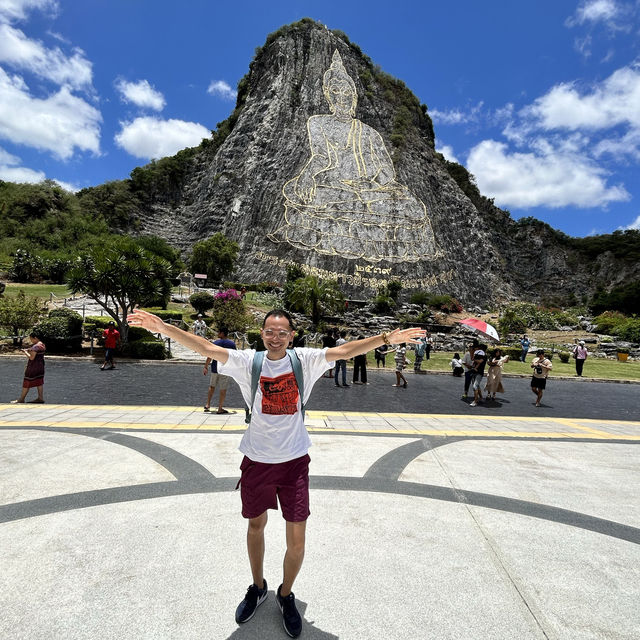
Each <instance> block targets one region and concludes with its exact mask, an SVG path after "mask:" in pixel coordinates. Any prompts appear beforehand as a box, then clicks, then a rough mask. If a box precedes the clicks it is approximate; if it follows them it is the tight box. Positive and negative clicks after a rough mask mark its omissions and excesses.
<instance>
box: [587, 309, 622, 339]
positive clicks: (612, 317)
mask: <svg viewBox="0 0 640 640" xmlns="http://www.w3.org/2000/svg"><path fill="white" fill-rule="evenodd" d="M625 320H626V317H625V316H624V314H622V313H620V312H619V311H605V312H604V313H601V314H600V315H599V316H597V317H595V318H594V322H595V323H596V325H597V326H598V333H608V334H612V335H618V330H619V328H620V326H621V325H622V324H624V322H625Z"/></svg>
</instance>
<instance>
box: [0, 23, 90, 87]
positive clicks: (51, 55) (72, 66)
mask: <svg viewBox="0 0 640 640" xmlns="http://www.w3.org/2000/svg"><path fill="white" fill-rule="evenodd" d="M0 62H4V63H5V64H8V65H11V66H12V67H14V68H16V69H21V70H24V71H28V72H30V73H33V74H35V75H37V76H39V77H41V78H45V79H47V80H51V81H53V82H55V83H56V84H59V85H69V86H71V87H74V88H76V89H77V88H83V87H89V86H90V85H91V79H92V65H91V62H89V60H87V58H86V57H85V55H84V52H83V51H81V50H80V49H75V50H74V52H73V54H72V55H71V56H70V57H69V56H66V55H65V54H64V53H63V52H62V51H61V50H60V49H59V48H58V47H56V48H55V49H47V48H46V47H45V46H44V45H43V44H42V43H41V42H39V41H37V40H31V39H29V38H27V36H26V35H25V34H24V33H23V32H22V31H20V30H19V29H14V28H13V27H11V26H9V25H8V24H0Z"/></svg>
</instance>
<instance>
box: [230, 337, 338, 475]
mask: <svg viewBox="0 0 640 640" xmlns="http://www.w3.org/2000/svg"><path fill="white" fill-rule="evenodd" d="M295 351H296V353H297V354H298V357H299V358H300V364H301V365H302V376H303V378H304V402H305V404H306V403H307V401H308V400H309V396H310V395H311V390H312V389H313V385H314V384H315V383H316V381H317V380H318V378H320V377H321V376H322V374H323V373H324V372H325V371H326V370H327V369H330V368H332V367H333V366H334V363H333V362H327V358H326V355H325V354H326V351H327V350H326V349H307V348H301V347H297V348H296V349H295ZM228 353H229V359H228V360H227V362H226V363H225V364H222V363H220V362H219V363H218V372H219V373H223V374H224V375H226V376H230V377H232V378H233V379H234V380H235V381H236V382H237V383H238V386H239V387H240V391H241V393H242V397H243V398H244V401H245V403H246V404H247V406H248V405H249V403H250V402H251V365H252V364H253V356H254V354H255V350H254V349H243V350H242V351H229V352H228ZM310 446H311V440H310V439H309V434H308V433H307V430H306V429H305V426H304V420H303V419H302V412H301V403H300V394H299V393H298V386H297V385H296V379H295V376H294V374H293V368H292V367H291V360H290V359H289V356H288V355H285V356H284V358H281V359H280V360H269V358H267V357H266V355H265V358H264V361H263V363H262V371H261V373H260V383H259V384H258V390H257V391H256V398H255V401H254V403H253V407H252V411H251V424H250V425H249V426H248V428H247V430H246V431H245V433H244V436H243V437H242V441H241V442H240V447H239V449H240V451H241V452H242V453H244V455H246V456H247V457H248V458H250V459H251V460H253V461H254V462H266V463H269V464H275V463H278V462H287V461H288V460H294V459H295V458H299V457H301V456H303V455H305V454H306V453H307V451H308V450H309V447H310Z"/></svg>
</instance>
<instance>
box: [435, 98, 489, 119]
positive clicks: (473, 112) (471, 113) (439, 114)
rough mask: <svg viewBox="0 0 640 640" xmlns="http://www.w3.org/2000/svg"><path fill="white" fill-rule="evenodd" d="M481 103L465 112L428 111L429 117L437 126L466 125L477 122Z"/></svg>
mask: <svg viewBox="0 0 640 640" xmlns="http://www.w3.org/2000/svg"><path fill="white" fill-rule="evenodd" d="M483 104H484V103H483V102H479V103H478V104H477V105H476V106H475V107H471V108H470V109H468V110H466V111H461V110H460V109H449V110H446V111H440V110H438V109H430V110H429V115H430V116H431V119H432V120H433V121H434V122H435V123H437V124H467V123H469V122H477V121H478V120H479V118H480V115H481V112H482V106H483Z"/></svg>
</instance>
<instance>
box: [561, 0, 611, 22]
mask: <svg viewBox="0 0 640 640" xmlns="http://www.w3.org/2000/svg"><path fill="white" fill-rule="evenodd" d="M621 13H622V10H621V7H620V5H618V4H617V3H616V2H615V0H583V2H581V3H580V5H579V6H578V8H577V9H576V12H575V14H574V15H573V16H572V17H571V18H569V19H568V20H567V25H568V26H570V27H572V26H574V25H576V24H584V23H585V22H587V23H595V22H605V23H611V22H612V21H614V20H615V19H616V18H618V17H619V16H620V14H621Z"/></svg>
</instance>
